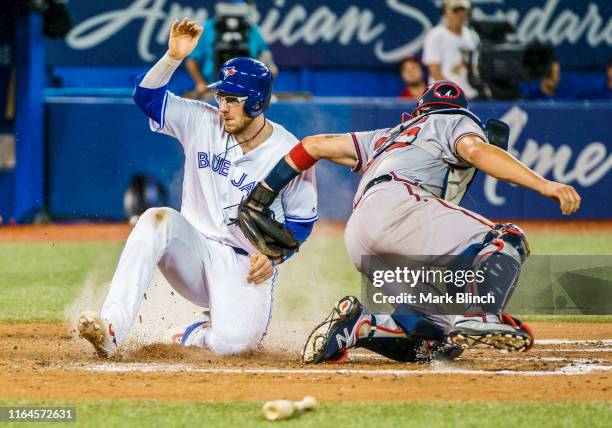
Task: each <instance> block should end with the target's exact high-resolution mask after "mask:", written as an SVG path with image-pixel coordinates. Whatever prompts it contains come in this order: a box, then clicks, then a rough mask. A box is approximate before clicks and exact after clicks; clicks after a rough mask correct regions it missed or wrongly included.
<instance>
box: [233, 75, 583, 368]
mask: <svg viewBox="0 0 612 428" xmlns="http://www.w3.org/2000/svg"><path fill="white" fill-rule="evenodd" d="M467 108H468V102H467V100H466V97H465V94H464V92H463V90H462V89H461V88H460V87H458V86H457V85H455V84H453V83H451V82H446V81H440V82H437V83H434V84H433V85H431V86H430V87H429V88H428V89H427V91H426V92H425V93H424V94H423V96H422V98H421V99H420V100H419V101H418V104H417V108H416V109H415V110H414V112H413V113H412V115H411V116H410V120H408V121H407V122H406V123H401V124H399V125H397V126H395V127H393V128H389V129H379V130H376V131H369V132H352V133H349V134H345V135H319V136H314V137H308V138H305V139H304V140H303V141H302V142H301V143H299V144H298V145H297V146H295V147H294V148H293V149H292V150H291V151H290V152H289V153H288V155H287V156H286V157H285V158H283V159H281V160H280V161H279V162H278V164H277V165H276V166H275V167H274V169H273V170H272V171H271V173H270V175H268V177H266V179H265V182H264V183H262V184H260V185H258V186H257V187H256V188H255V190H254V191H253V192H252V193H251V195H250V196H249V197H248V198H247V199H246V200H245V202H244V203H242V204H241V207H240V209H239V218H240V223H241V224H240V226H241V227H242V228H243V230H245V231H246V232H245V233H247V232H248V231H249V230H254V231H255V233H252V234H250V235H249V236H250V239H251V240H252V241H253V242H255V243H256V244H257V245H258V246H259V248H261V249H262V250H263V251H266V252H268V250H267V249H266V245H267V244H265V243H264V244H262V243H261V242H262V241H261V237H262V236H263V237H267V238H270V239H267V241H264V242H270V240H271V239H274V240H276V242H277V246H279V245H280V246H282V245H284V241H283V237H282V236H281V234H280V233H277V232H275V231H274V227H272V228H270V227H268V228H261V229H260V228H258V224H263V223H264V222H265V219H266V217H269V213H268V211H267V206H268V204H267V203H266V201H268V200H272V199H273V198H274V196H275V195H276V194H278V192H280V191H282V189H283V188H284V186H285V184H286V183H288V182H291V180H294V179H295V178H294V177H296V176H297V175H298V174H299V173H303V172H304V171H308V170H309V168H311V167H312V166H313V165H314V164H315V163H316V162H317V161H318V160H319V159H328V160H331V161H333V162H335V163H338V164H341V165H345V166H349V167H352V168H353V171H355V172H358V173H361V174H363V178H362V179H361V182H360V183H359V186H358V189H357V193H356V195H355V199H354V210H353V213H352V215H351V218H350V219H349V221H348V224H347V226H346V232H345V243H346V248H347V250H348V253H349V256H350V258H351V259H352V261H353V264H354V265H355V267H356V268H357V269H358V270H359V271H361V272H362V273H364V274H367V269H368V268H367V266H363V265H362V260H364V259H362V256H374V257H380V258H385V257H387V259H390V258H391V259H392V258H393V257H394V256H395V257H397V256H402V257H415V258H416V259H419V260H420V262H421V263H423V264H425V265H438V266H440V265H442V266H451V265H452V262H453V261H456V260H458V259H459V258H458V257H455V256H457V255H462V256H463V260H466V259H467V260H469V263H470V268H472V269H474V270H476V269H478V270H479V271H481V272H484V276H483V280H482V283H480V284H479V286H478V287H477V295H478V296H493V297H494V299H493V302H491V301H490V299H482V302H479V303H478V304H471V305H466V307H465V308H464V314H463V315H461V316H453V315H450V314H448V312H446V313H433V312H435V311H428V310H427V309H426V308H423V307H422V306H419V305H418V304H414V305H411V304H400V305H396V308H395V311H394V312H393V313H391V314H388V315H383V314H373V313H371V312H370V311H369V310H368V308H367V307H366V306H365V305H364V304H362V303H360V302H359V300H358V299H357V298H356V297H353V296H347V297H344V298H343V299H341V300H340V301H339V302H338V303H337V304H336V306H335V307H334V309H333V311H332V313H331V314H330V316H329V317H328V318H327V319H326V320H325V321H324V322H323V323H321V324H320V325H319V326H317V328H315V329H314V331H313V332H312V333H311V335H310V337H309V339H308V341H307V343H306V346H305V349H304V353H303V361H304V362H306V363H319V362H324V361H327V362H342V361H344V360H345V359H346V358H347V350H348V349H350V348H353V347H364V348H367V349H370V350H373V351H375V352H377V353H379V354H382V355H385V356H387V357H389V358H392V359H395V360H400V361H415V360H419V359H430V358H433V357H436V356H439V357H450V358H453V357H456V356H457V355H459V354H460V353H461V352H462V349H464V348H466V347H476V346H485V347H494V348H497V349H506V350H527V349H529V348H530V347H531V346H532V345H533V343H534V337H533V334H532V332H531V330H530V329H529V327H528V326H526V325H525V324H524V323H521V322H520V321H519V320H517V319H515V318H513V317H511V316H510V315H508V314H507V313H505V312H503V310H504V308H505V307H506V305H507V304H508V301H509V299H510V297H511V296H512V293H513V291H514V289H515V287H516V284H517V282H518V277H519V273H520V269H521V265H522V263H523V262H524V260H525V258H526V257H527V256H528V255H529V248H528V245H527V241H526V238H525V235H524V234H523V232H522V231H521V230H520V229H519V228H518V227H516V226H514V225H512V224H494V223H492V222H491V221H489V220H487V219H486V218H483V217H482V216H480V215H478V214H476V213H473V212H471V211H468V210H465V209H463V208H460V207H459V203H460V201H461V199H462V197H463V195H464V194H465V192H466V190H467V188H468V186H469V184H470V183H471V181H472V178H473V176H474V174H475V173H476V169H479V170H481V171H483V172H485V173H487V174H489V175H491V176H493V177H495V178H497V179H500V180H503V181H506V182H509V183H513V184H518V185H520V186H523V187H526V188H528V189H532V190H535V191H537V192H539V193H540V194H542V195H543V196H546V197H549V198H553V199H554V200H556V201H557V202H558V203H559V204H560V206H561V210H562V212H563V214H566V215H569V214H572V213H574V212H575V211H576V210H577V209H578V208H579V206H580V197H579V196H578V194H577V193H576V191H575V190H574V188H572V187H571V186H568V185H565V184H561V183H556V182H554V181H549V180H546V179H544V178H543V177H541V176H540V175H538V174H536V173H535V172H533V171H532V170H530V169H529V168H527V167H526V166H525V165H523V164H521V163H520V162H519V161H518V160H516V159H515V158H514V157H512V156H511V155H510V154H508V153H507V152H506V151H505V150H503V149H501V148H499V147H496V146H495V145H493V144H490V143H491V142H494V141H495V142H498V141H499V138H500V137H503V138H505V142H506V144H507V133H508V129H507V126H505V124H503V122H497V127H496V128H494V127H492V126H491V127H485V126H483V125H482V124H481V122H480V120H479V119H478V117H476V116H475V115H474V114H472V113H471V112H470V111H469V110H468V109H467ZM500 127H501V128H500ZM495 129H497V132H495ZM500 129H501V132H500ZM489 139H490V140H489ZM500 145H501V146H503V144H500ZM253 219H255V220H253ZM243 223H244V224H243ZM279 227H280V228H282V226H279ZM264 229H265V230H264ZM270 230H272V232H273V233H270V232H269V231H270ZM290 245H291V242H289V246H290Z"/></svg>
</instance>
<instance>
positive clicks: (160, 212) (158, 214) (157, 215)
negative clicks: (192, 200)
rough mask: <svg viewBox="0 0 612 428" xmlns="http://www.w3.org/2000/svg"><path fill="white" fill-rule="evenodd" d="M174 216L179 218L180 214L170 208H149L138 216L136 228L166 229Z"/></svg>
mask: <svg viewBox="0 0 612 428" xmlns="http://www.w3.org/2000/svg"><path fill="white" fill-rule="evenodd" d="M175 216H180V213H179V212H178V211H176V210H174V209H172V208H168V207H161V208H149V209H148V210H146V211H145V212H144V213H143V214H142V215H141V216H140V218H139V219H138V223H136V227H150V228H153V229H159V228H161V227H167V226H168V225H169V224H170V223H171V222H172V219H173V218H174V217H175Z"/></svg>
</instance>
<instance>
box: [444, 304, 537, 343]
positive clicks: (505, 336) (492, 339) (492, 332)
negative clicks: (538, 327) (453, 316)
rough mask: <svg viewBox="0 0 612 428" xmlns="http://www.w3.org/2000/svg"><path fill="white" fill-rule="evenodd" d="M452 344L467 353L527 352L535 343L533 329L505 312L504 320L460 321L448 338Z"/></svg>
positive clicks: (464, 319) (484, 318) (480, 319)
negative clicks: (484, 350)
mask: <svg viewBox="0 0 612 428" xmlns="http://www.w3.org/2000/svg"><path fill="white" fill-rule="evenodd" d="M448 339H449V342H450V343H452V344H455V345H458V346H461V347H462V348H464V349H467V348H495V349H499V350H505V351H527V350H529V349H531V347H532V346H533V344H534V343H535V337H534V335H533V332H532V331H531V328H530V327H529V326H528V325H527V324H525V323H522V322H520V321H519V320H517V319H516V318H513V317H511V316H510V315H509V314H507V313H505V312H503V313H502V317H501V318H499V317H497V316H495V315H491V314H486V315H483V316H475V317H461V318H460V319H459V320H458V321H457V322H456V323H455V326H454V327H453V329H452V330H451V331H450V333H449V334H448Z"/></svg>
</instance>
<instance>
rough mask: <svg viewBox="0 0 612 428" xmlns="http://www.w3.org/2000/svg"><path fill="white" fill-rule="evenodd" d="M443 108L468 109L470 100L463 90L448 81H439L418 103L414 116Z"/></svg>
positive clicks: (432, 85) (429, 88)
mask: <svg viewBox="0 0 612 428" xmlns="http://www.w3.org/2000/svg"><path fill="white" fill-rule="evenodd" d="M443 108H465V109H467V108H468V100H467V98H466V97H465V93H464V92H463V89H461V88H460V87H459V85H457V84H456V83H453V82H449V81H448V80H439V81H437V82H436V83H432V84H431V85H430V86H429V87H428V88H427V90H426V91H425V92H423V95H421V98H419V100H418V101H417V106H416V108H415V109H414V111H413V112H412V115H415V114H416V113H417V112H419V111H424V112H425V111H428V110H438V109H443Z"/></svg>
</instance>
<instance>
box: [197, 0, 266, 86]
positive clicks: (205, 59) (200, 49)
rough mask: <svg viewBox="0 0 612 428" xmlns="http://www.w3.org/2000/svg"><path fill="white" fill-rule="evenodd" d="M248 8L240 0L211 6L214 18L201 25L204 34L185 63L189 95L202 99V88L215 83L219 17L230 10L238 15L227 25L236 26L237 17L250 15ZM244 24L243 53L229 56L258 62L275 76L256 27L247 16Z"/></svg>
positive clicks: (220, 42) (224, 0)
mask: <svg viewBox="0 0 612 428" xmlns="http://www.w3.org/2000/svg"><path fill="white" fill-rule="evenodd" d="M250 7H251V6H249V5H247V4H246V3H245V1H244V0H221V1H218V2H217V4H216V5H215V16H213V17H211V18H209V19H208V20H206V22H205V23H204V33H203V34H202V37H201V38H200V41H199V42H198V45H197V46H196V48H195V49H194V51H193V53H192V54H191V55H189V57H188V58H187V62H186V66H187V71H188V72H189V74H190V75H191V78H192V79H193V82H194V84H195V89H194V91H193V93H192V96H193V97H194V98H200V97H202V96H203V95H204V94H205V93H206V92H207V91H208V89H207V88H206V85H207V84H208V83H209V82H214V81H215V80H217V72H218V71H219V66H220V64H217V62H219V61H218V56H219V55H218V53H219V52H218V48H219V46H220V45H221V44H222V43H224V41H223V40H219V38H220V37H219V34H218V31H217V29H218V28H219V21H220V20H221V19H220V18H221V17H222V16H223V17H226V16H227V12H226V11H229V13H230V15H231V14H232V11H234V14H236V15H240V16H239V18H238V19H234V22H233V23H232V22H231V21H229V20H228V22H229V23H230V25H238V26H240V25H241V23H240V21H241V19H242V16H241V15H244V14H245V12H246V13H248V12H250ZM245 21H246V22H247V25H248V28H247V30H246V32H245V36H246V40H244V47H245V49H244V52H243V53H237V54H236V55H231V56H232V57H233V56H249V57H251V58H256V59H259V60H260V61H262V62H263V63H265V64H266V65H267V66H268V68H269V69H270V71H271V72H272V75H273V76H275V77H276V75H277V74H278V68H277V67H276V65H275V64H274V61H273V59H272V54H271V52H270V49H269V48H268V45H267V44H266V42H265V41H264V39H263V37H262V35H261V31H260V30H259V27H258V26H257V25H254V24H251V23H250V17H247V18H246V19H245ZM236 32H240V29H238V30H236ZM226 44H227V43H226ZM227 59H230V58H225V59H224V60H222V61H220V63H223V62H225V60H227Z"/></svg>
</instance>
